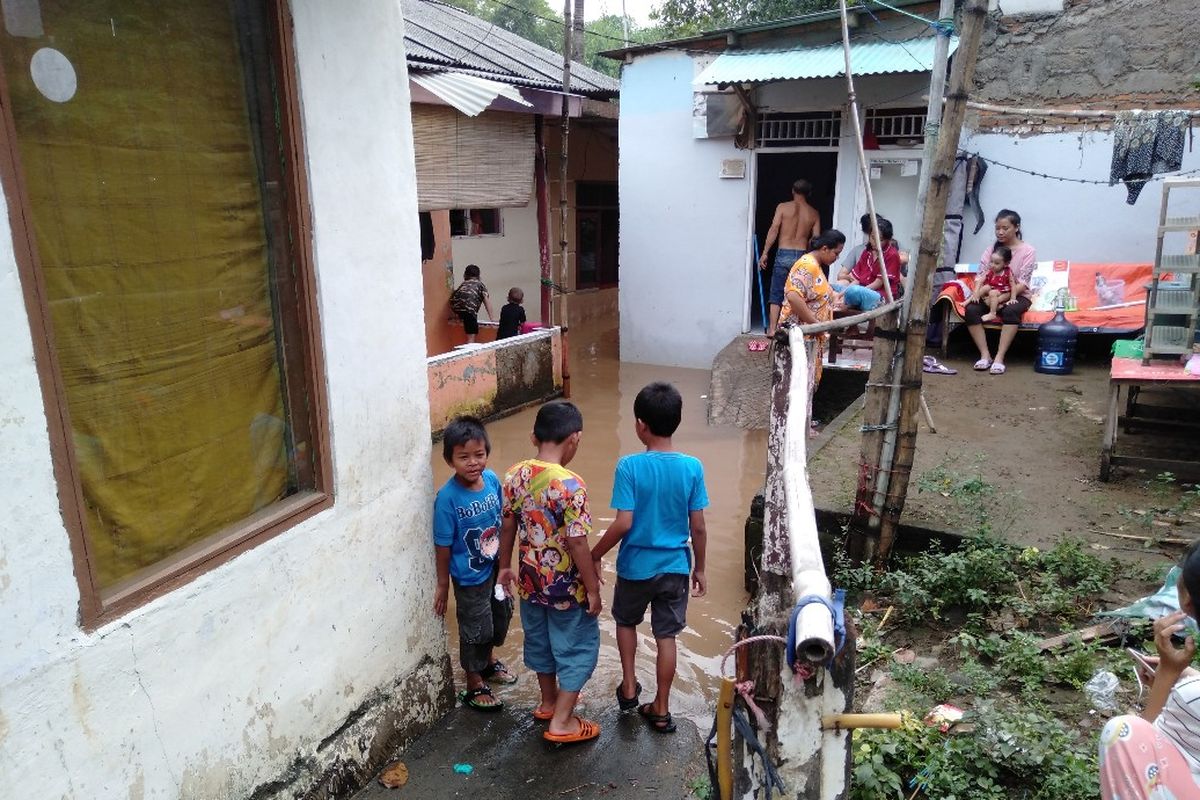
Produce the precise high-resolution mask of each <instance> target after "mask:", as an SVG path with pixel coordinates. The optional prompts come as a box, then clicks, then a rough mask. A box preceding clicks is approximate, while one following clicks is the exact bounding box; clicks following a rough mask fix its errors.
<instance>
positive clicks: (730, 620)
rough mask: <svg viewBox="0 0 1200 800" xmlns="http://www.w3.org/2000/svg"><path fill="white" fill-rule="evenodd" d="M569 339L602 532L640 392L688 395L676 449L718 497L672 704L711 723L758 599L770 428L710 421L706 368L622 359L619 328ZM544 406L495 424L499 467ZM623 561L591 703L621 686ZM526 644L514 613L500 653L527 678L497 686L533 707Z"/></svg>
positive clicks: (588, 695)
mask: <svg viewBox="0 0 1200 800" xmlns="http://www.w3.org/2000/svg"><path fill="white" fill-rule="evenodd" d="M569 347H570V372H571V400H572V402H574V403H575V404H577V405H578V406H579V408H580V410H581V411H582V412H583V421H584V431H583V440H582V443H581V445H580V448H579V454H578V455H577V456H576V457H575V460H574V461H572V462H571V465H570V468H571V469H572V470H574V471H575V472H577V473H578V474H579V475H580V476H581V477H582V478H583V479H584V481H585V482H586V483H587V487H588V495H589V502H590V505H591V512H592V519H593V523H594V532H593V537H592V541H593V542H594V541H595V540H596V539H598V538H599V536H600V534H601V533H602V532H603V530H604V529H605V528H606V527H607V526H608V524H609V523H610V522H612V519H613V516H614V514H613V511H612V509H611V508H609V501H610V499H611V497H612V478H613V468H614V466H615V465H616V461H617V458H618V457H619V456H622V455H625V454H627V453H634V452H638V451H640V450H641V449H642V445H641V443H640V442H639V441H638V439H637V436H636V434H635V433H634V429H633V398H634V396H635V395H636V394H637V393H638V391H639V390H640V389H641V388H642V387H643V386H645V385H646V384H647V383H650V382H651V381H656V380H663V381H669V382H671V383H673V384H674V385H675V386H676V387H677V388H678V389H679V391H680V393H681V394H682V395H683V423H682V424H681V425H680V427H679V430H678V431H677V432H676V434H675V437H674V443H675V446H676V448H677V449H679V450H681V451H683V452H686V453H690V454H692V455H694V456H696V457H697V458H699V459H700V460H701V461H702V462H703V463H704V470H705V481H706V483H707V488H708V495H709V503H710V504H709V507H708V509H707V511H706V512H705V514H706V521H707V524H708V559H707V561H708V563H707V568H706V573H707V577H708V594H707V596H705V597H703V598H700V599H696V598H692V600H691V602H690V605H689V607H688V628H687V630H686V631H684V633H683V634H681V635H680V637H679V641H678V644H679V666H678V672H677V675H676V679H675V683H674V686H673V687H672V700H671V703H672V707H673V709H672V710H673V711H674V712H675V713H677V714H682V715H684V716H686V717H689V718H691V719H692V720H694V721H695V722H697V724H698V725H700V727H701V729H702V730H706V729H707V725H708V720H709V719H711V716H710V715H711V713H712V708H713V706H714V704H715V701H716V691H717V685H718V680H719V676H718V669H719V665H720V661H721V657H722V655H723V654H724V653H725V651H726V649H727V648H728V647H729V645H730V644H731V643H732V641H733V630H734V628H735V626H736V625H737V624H738V622H739V620H740V617H741V612H742V609H743V608H744V607H745V605H746V602H747V599H748V598H747V595H746V592H745V590H744V589H743V586H742V578H743V575H742V553H743V538H742V537H743V527H744V525H745V521H746V515H747V514H748V513H749V509H750V501H751V500H752V498H753V497H754V495H755V493H756V492H758V491H760V490H761V489H762V485H763V480H764V476H765V470H766V432H765V431H745V430H741V429H738V428H734V427H716V426H710V425H708V423H707V397H706V396H707V394H708V390H709V373H708V371H707V370H693V369H678V368H672V367H656V366H648V365H645V364H629V363H622V362H621V361H620V360H619V358H618V348H617V332H616V330H615V328H598V327H592V326H577V327H574V328H572V329H571V331H570V342H569ZM535 414H536V409H528V410H526V411H522V412H520V413H518V414H515V415H513V416H510V417H506V418H504V419H501V420H497V421H495V422H492V423H491V424H489V425H488V433H489V435H490V437H491V440H492V456H491V459H490V461H489V467H490V468H491V469H493V470H495V471H496V473H497V474H499V475H501V476H503V474H504V471H505V470H506V469H507V468H508V467H509V466H510V465H511V464H513V463H515V462H516V461H518V460H520V459H522V458H527V457H529V456H531V455H532V454H533V447H532V445H531V444H530V441H529V436H530V432H531V431H532V430H533V419H534V415H535ZM430 458H431V462H432V464H433V474H434V485H435V487H437V486H441V485H442V483H444V482H445V481H446V479H447V478H449V477H450V475H451V474H452V471H451V470H450V468H449V467H448V466H447V465H446V463H445V462H444V461H443V460H442V457H441V443H440V442H439V443H437V444H436V445H435V446H434V447H433V451H432V453H431V456H430ZM615 563H616V552H615V551H614V552H612V553H610V554H608V555H607V556H606V557H605V573H604V578H605V581H606V584H605V585H604V586H603V587H601V588H602V595H603V598H604V606H605V607H604V611H603V612H601V617H600V620H601V624H600V629H601V641H600V660H599V664H598V666H597V668H596V672H595V674H594V675H593V676H592V679H591V681H589V682H588V685H587V686H586V687H585V688H584V702H586V703H588V704H590V705H592V706H593V707H596V706H599V705H604V704H611V703H614V700H613V688H614V687H615V686H616V684H617V683H618V682H619V681H620V675H621V669H620V659H619V658H618V656H617V645H616V640H615V638H614V634H615V626H614V623H613V621H612V616H611V615H610V613H609V608H610V606H611V603H612V590H613V585H614V583H615V581H616V574H615V572H614V564H615ZM452 597H453V595H452ZM451 602H453V599H452V600H451ZM446 619H447V627H448V629H449V636H450V639H449V649H450V653H451V659H452V661H453V664H454V669H455V673H454V677H455V684H456V686H457V688H460V689H461V688H462V672H461V671H460V668H459V665H458V663H457V662H458V659H457V650H458V648H457V631H456V630H455V629H454V614H453V608H451V609H450V610H449V611H447V614H446ZM638 631H639V634H640V638H639V648H638V662H637V670H638V679H639V680H640V681H641V683H642V686H643V687H644V690H643V692H642V698H643V701H644V702H649V701H650V700H651V699H652V698H653V696H654V689H653V685H654V656H653V652H654V650H653V647H654V640H653V638H652V636H651V635H650V630H649V616H648V615H647V624H646V625H644V626H642V627H641V628H639V629H638ZM521 646H522V633H521V627H520V625H519V624H518V621H517V619H516V618H514V619H513V626H512V629H511V633H510V634H509V638H508V641H507V642H506V643H505V645H504V646H503V647H502V648H500V653H499V655H500V658H502V659H503V660H504V661H505V662H506V663H508V664H509V665H510V666H511V667H513V668H514V670H515V671H517V672H518V673H519V674H520V675H521V679H520V681H519V682H518V683H517V684H516V685H514V686H511V687H502V688H500V689H499V690H497V695H498V696H499V697H500V698H501V699H503V700H505V701H506V702H509V703H510V704H514V705H516V706H518V707H531V706H532V705H534V704H535V703H536V702H537V680H536V678H535V677H534V676H533V675H532V674H529V673H528V672H527V671H526V670H525V668H524V665H523V663H522V659H521Z"/></svg>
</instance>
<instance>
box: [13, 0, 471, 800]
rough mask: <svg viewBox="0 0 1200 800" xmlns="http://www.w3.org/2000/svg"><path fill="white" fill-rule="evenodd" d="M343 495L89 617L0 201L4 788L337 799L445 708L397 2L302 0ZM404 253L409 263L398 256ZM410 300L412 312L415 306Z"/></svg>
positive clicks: (305, 94) (307, 127)
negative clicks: (132, 604)
mask: <svg viewBox="0 0 1200 800" xmlns="http://www.w3.org/2000/svg"><path fill="white" fill-rule="evenodd" d="M291 10H292V13H293V16H294V21H295V46H296V53H297V59H298V69H299V87H300V94H301V100H302V108H303V111H304V135H305V139H306V153H307V158H308V165H309V180H310V200H311V205H312V212H313V241H314V251H315V263H316V266H317V272H318V283H319V295H320V296H319V302H320V308H321V318H322V328H323V331H322V332H323V336H324V341H323V344H324V351H325V360H326V380H327V383H328V387H329V412H330V427H331V431H332V445H333V448H332V450H333V460H334V481H335V493H336V502H335V505H334V507H333V508H331V509H329V510H327V511H324V512H322V513H320V514H318V515H316V516H315V517H313V518H311V519H309V520H307V521H306V522H305V523H303V524H301V525H299V526H297V527H295V528H293V529H291V530H289V531H287V532H285V533H283V534H281V535H279V536H277V537H275V538H273V539H270V540H269V541H267V542H265V543H263V544H262V545H260V546H258V547H256V548H253V549H251V550H249V551H247V552H245V553H243V554H242V555H239V556H238V557H236V558H234V559H232V560H231V561H229V562H227V563H225V564H223V565H222V566H220V567H218V568H216V569H214V570H212V571H211V572H208V573H206V574H204V575H203V576H201V577H200V578H198V579H196V580H194V581H192V582H191V583H188V584H186V585H184V586H183V587H181V588H179V589H176V590H175V591H173V592H170V593H168V594H166V595H164V596H162V597H159V598H157V599H155V600H153V601H152V602H150V603H148V604H147V605H145V606H142V607H140V608H138V609H137V610H135V611H133V612H131V613H129V614H127V615H125V616H124V617H122V618H121V619H119V620H117V621H115V622H112V623H110V624H108V625H107V626H105V627H103V628H101V629H100V630H97V631H95V632H87V633H85V632H83V631H81V630H80V628H79V626H78V623H77V614H78V603H79V592H78V588H77V586H76V583H75V578H74V576H73V574H72V560H71V554H70V549H69V543H68V537H67V534H66V531H65V530H64V528H63V522H62V518H61V514H60V511H59V507H58V499H57V493H58V487H57V485H56V483H55V480H54V476H53V472H52V468H51V461H50V444H49V438H48V434H47V427H46V410H45V408H44V407H43V404H42V397H41V392H40V389H39V384H38V378H37V374H36V371H35V368H34V361H33V348H32V342H31V339H30V329H29V325H28V323H27V322H26V315H25V308H24V302H23V299H22V295H21V288H20V285H19V282H18V278H17V273H16V266H15V261H14V254H13V247H12V241H11V235H10V234H11V231H10V229H9V227H8V215H7V213H0V313H2V314H3V317H4V318H5V319H7V320H9V325H8V328H7V331H6V333H7V334H8V335H6V336H4V337H0V374H2V375H3V376H4V378H5V385H6V391H5V392H4V393H3V394H0V449H3V452H4V453H5V458H4V459H3V462H2V463H0V487H2V488H0V492H2V494H3V498H4V500H5V501H6V502H5V507H6V510H7V513H6V514H5V515H4V517H3V519H2V521H0V742H2V746H0V783H2V784H3V785H5V786H14V787H24V790H23V791H24V793H26V794H32V795H36V796H38V797H72V798H74V797H78V798H125V797H129V798H138V799H139V800H148V799H149V798H194V799H195V800H218V799H219V800H226V799H227V798H257V799H258V800H266V799H267V798H276V797H280V798H282V797H293V796H301V795H303V796H310V797H316V798H323V797H331V796H335V795H337V794H339V793H340V794H344V793H345V792H346V791H348V790H350V789H352V788H354V786H355V785H356V784H357V783H361V781H362V780H363V779H364V778H365V777H366V776H367V775H368V774H369V773H370V771H371V770H372V769H373V768H374V765H377V764H378V763H381V761H382V759H384V758H386V756H387V755H390V754H391V752H392V750H394V748H395V747H396V746H397V745H398V744H399V743H402V742H403V741H404V740H406V738H408V737H410V736H411V735H413V734H415V733H416V732H418V731H420V730H421V729H422V728H423V727H425V726H428V725H429V724H430V723H431V722H432V721H433V720H435V719H436V718H437V717H438V716H440V714H441V712H442V711H443V710H444V709H445V708H447V707H448V704H449V702H450V697H449V695H448V687H449V683H448V681H449V671H448V670H449V661H448V658H447V655H446V650H445V631H444V628H443V625H442V622H441V621H440V620H438V619H437V618H435V617H434V616H433V615H432V614H431V613H429V611H428V608H429V596H430V593H431V590H432V587H433V583H434V575H433V559H432V556H431V554H430V548H429V546H428V541H429V521H430V519H429V514H430V511H429V510H430V506H431V502H432V494H431V492H432V486H431V479H430V475H429V462H428V442H429V425H428V422H427V420H428V400H427V397H428V386H427V382H426V372H425V370H424V369H422V368H421V365H423V364H424V357H425V353H424V343H423V342H422V341H421V337H419V336H416V337H414V336H400V335H396V322H395V320H396V316H395V314H396V309H421V307H422V292H421V282H420V279H419V278H418V273H417V270H416V265H417V264H419V262H420V254H419V252H418V242H419V232H418V228H417V210H416V191H415V170H414V166H413V153H412V137H411V120H410V116H409V98H408V81H407V77H406V70H405V64H404V57H403V52H402V50H401V49H400V48H397V47H396V44H395V43H396V42H398V41H401V40H402V38H403V22H402V19H401V16H400V6H399V4H397V3H394V2H387V1H386V0H369V1H365V2H362V3H356V4H353V5H350V6H343V5H341V4H331V3H323V2H319V0H293V1H292V3H291ZM405 264H408V265H412V269H405V268H402V267H403V265H405ZM417 313H419V311H418V312H417Z"/></svg>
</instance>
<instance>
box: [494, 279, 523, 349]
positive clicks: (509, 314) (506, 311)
mask: <svg viewBox="0 0 1200 800" xmlns="http://www.w3.org/2000/svg"><path fill="white" fill-rule="evenodd" d="M524 302H525V292H523V291H521V287H519V286H514V287H513V288H511V289H509V290H508V302H507V303H505V304H504V308H502V309H500V328H499V330H497V331H496V339H498V340H499V339H507V338H508V337H510V336H516V335H517V334H518V333H520V332H521V325H522V324H523V323H524V322H525V306H523V305H521V304H522V303H524Z"/></svg>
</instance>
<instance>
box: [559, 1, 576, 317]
mask: <svg viewBox="0 0 1200 800" xmlns="http://www.w3.org/2000/svg"><path fill="white" fill-rule="evenodd" d="M571 3H572V0H563V79H562V83H563V85H562V142H561V146H562V149H561V152H560V154H559V164H558V275H557V278H558V280H557V281H555V283H556V284H557V285H558V287H559V293H560V294H559V298H560V300H561V303H560V304H559V314H558V319H556V320H555V323H556V324H558V325H563V326H566V325H567V322H568V320H567V313H566V312H567V299H566V295H565V294H563V292H565V290H566V287H567V282H568V279H567V260H568V259H567V252H568V248H567V244H568V236H567V174H568V173H567V140H568V138H569V137H570V133H571V39H572V36H571V34H572V33H573V32H574V27H573V26H572V24H571Z"/></svg>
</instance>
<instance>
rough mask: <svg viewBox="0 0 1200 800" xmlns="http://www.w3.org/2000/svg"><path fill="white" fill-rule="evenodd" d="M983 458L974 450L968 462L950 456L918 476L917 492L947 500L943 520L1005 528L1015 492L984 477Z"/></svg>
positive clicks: (1011, 518) (970, 526)
mask: <svg viewBox="0 0 1200 800" xmlns="http://www.w3.org/2000/svg"><path fill="white" fill-rule="evenodd" d="M986 461H987V456H986V455H984V454H983V453H976V454H975V456H974V457H973V458H971V459H970V461H969V463H964V459H963V458H961V457H960V456H950V457H948V458H946V459H945V460H943V461H942V462H941V463H940V464H938V465H937V466H936V467H934V468H932V469H930V470H928V471H926V472H924V473H922V474H921V475H920V476H919V477H918V478H917V492H918V493H922V492H928V493H933V494H938V495H941V496H942V497H944V498H946V499H947V500H949V501H950V508H949V509H948V511H947V513H946V521H947V522H949V523H950V524H952V525H954V526H957V527H960V528H965V529H967V530H975V531H979V532H981V533H983V534H990V533H994V532H997V531H1004V530H1006V529H1007V528H1008V527H1009V526H1011V525H1012V523H1013V521H1014V519H1015V518H1016V506H1017V502H1016V501H1017V500H1018V494H1017V493H1015V492H1009V491H1001V490H1000V489H998V488H997V487H996V486H994V485H993V484H991V483H990V482H988V481H987V479H986V478H984V470H983V465H984V463H985V462H986Z"/></svg>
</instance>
